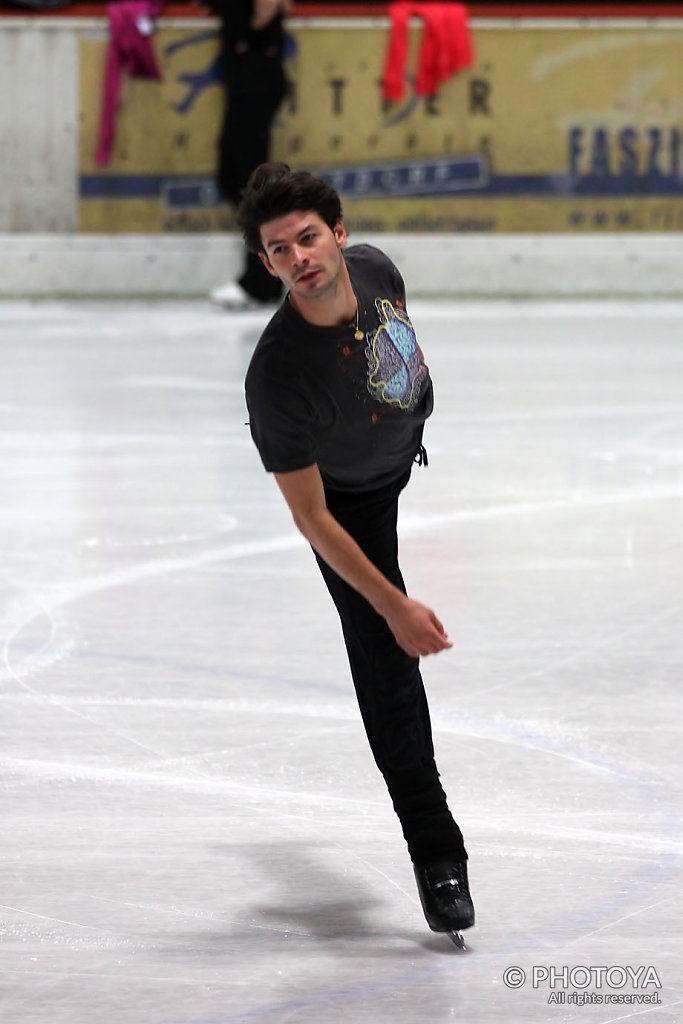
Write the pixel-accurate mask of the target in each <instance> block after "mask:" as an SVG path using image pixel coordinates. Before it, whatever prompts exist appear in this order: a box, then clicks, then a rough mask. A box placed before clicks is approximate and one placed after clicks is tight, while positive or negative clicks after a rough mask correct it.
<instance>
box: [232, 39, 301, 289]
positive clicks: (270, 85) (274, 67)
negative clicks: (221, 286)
mask: <svg viewBox="0 0 683 1024" xmlns="http://www.w3.org/2000/svg"><path fill="white" fill-rule="evenodd" d="M223 70H224V76H225V85H226V89H227V101H226V108H225V115H224V119H223V130H222V132H221V137H220V142H219V156H218V172H217V185H218V189H219V191H220V193H221V195H222V196H223V198H224V199H227V200H228V202H230V203H233V205H235V206H237V205H238V204H239V201H240V197H241V194H242V190H243V188H244V186H245V185H246V184H247V181H248V180H249V175H250V174H251V172H252V171H253V170H255V168H256V167H258V166H259V164H262V163H265V162H266V161H267V160H268V157H269V152H270V130H271V127H272V124H273V119H274V117H275V114H276V113H277V109H278V107H279V106H280V104H281V103H282V100H283V98H284V95H285V87H286V83H285V76H284V72H283V70H282V62H281V60H280V58H279V57H277V56H269V55H268V54H266V53H262V52H260V51H258V50H247V51H246V52H245V53H225V54H224V56H223ZM239 284H240V285H241V286H242V288H244V290H245V291H246V292H247V293H248V294H249V295H251V296H252V297H253V298H255V299H258V300H260V301H261V302H269V301H271V300H273V299H278V298H279V297H280V296H281V294H282V285H281V283H280V281H278V279H277V278H275V277H272V276H271V275H270V274H269V273H268V271H267V270H266V268H265V267H264V266H263V264H262V263H261V260H260V258H259V257H258V256H257V255H255V254H254V253H247V255H246V258H245V268H244V273H243V274H242V276H241V277H240V278H239Z"/></svg>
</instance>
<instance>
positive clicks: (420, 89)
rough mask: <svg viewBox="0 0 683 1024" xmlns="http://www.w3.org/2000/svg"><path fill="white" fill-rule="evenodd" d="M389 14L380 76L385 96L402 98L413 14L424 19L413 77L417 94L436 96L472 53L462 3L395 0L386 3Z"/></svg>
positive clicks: (464, 8)
mask: <svg viewBox="0 0 683 1024" xmlns="http://www.w3.org/2000/svg"><path fill="white" fill-rule="evenodd" d="M389 16H390V18H391V27H390V30H389V43H388V46H387V52H386V56H385V61H384V74H383V76H382V96H383V97H384V99H386V100H393V101H397V100H402V99H403V94H404V89H405V67H406V61H407V58H408V26H409V24H410V19H411V17H412V16H416V17H418V18H422V19H423V21H424V30H423V33H422V43H421V45H420V54H419V59H418V68H417V76H416V80H415V92H416V93H417V95H418V96H435V95H436V93H437V92H438V90H439V87H440V86H441V85H442V84H443V83H444V82H445V81H446V80H447V79H448V78H450V77H451V75H453V74H455V72H456V71H460V70H461V68H465V67H469V65H470V64H472V62H473V60H474V56H473V52H472V41H471V38H470V30H469V25H468V23H467V8H466V7H465V5H464V4H456V3H439V2H433V3H411V2H410V0H397V2H396V3H393V4H391V6H390V7H389Z"/></svg>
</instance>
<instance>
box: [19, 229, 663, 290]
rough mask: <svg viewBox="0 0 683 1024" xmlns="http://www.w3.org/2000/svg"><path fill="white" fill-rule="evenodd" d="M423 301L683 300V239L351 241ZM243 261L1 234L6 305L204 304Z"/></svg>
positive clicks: (172, 239) (112, 238) (123, 238)
mask: <svg viewBox="0 0 683 1024" xmlns="http://www.w3.org/2000/svg"><path fill="white" fill-rule="evenodd" d="M363 241H365V242H370V243H372V244H374V245H377V246H379V247H380V248H382V249H383V250H384V251H385V252H387V253H388V255H389V256H390V257H391V258H392V259H393V260H394V261H395V262H396V264H397V265H398V266H399V267H400V269H401V271H402V273H403V276H404V278H405V281H406V285H407V287H408V292H409V294H410V295H412V296H415V297H418V296H424V297H435V298H436V297H457V296H481V297H484V296H490V297H514V296H519V297H522V296H529V297H554V296H564V297H569V296H576V297H601V296H609V297H617V296H618V297H627V298H628V297H633V298H636V297H683V234H641V233H638V234H619V235H592V234H582V235H566V234H562V235H496V236H491V235H486V236H478V235H472V234H459V235H434V234H406V235H399V234H381V235H378V234H367V235H360V234H353V235H352V236H351V238H350V244H354V243H357V242H363ZM241 261H242V246H241V241H240V240H239V238H238V237H237V236H236V235H202V236H197V235H187V236H184V235H146V236H144V235H92V234H89V235H79V234H61V235H59V234H49V235H39V234H9V235H0V298H18V297H23V298H36V299H39V298H58V297H69V298H71V297H82V298H99V297H102V298H104V297H106V298H131V297H139V298H159V299H169V298H179V297H197V298H202V297H205V296H206V294H207V293H208V291H209V290H210V289H211V288H212V287H214V286H215V285H217V284H220V283H222V282H223V281H227V280H230V279H232V278H233V277H234V276H235V275H236V274H237V273H238V268H239V267H240V265H241Z"/></svg>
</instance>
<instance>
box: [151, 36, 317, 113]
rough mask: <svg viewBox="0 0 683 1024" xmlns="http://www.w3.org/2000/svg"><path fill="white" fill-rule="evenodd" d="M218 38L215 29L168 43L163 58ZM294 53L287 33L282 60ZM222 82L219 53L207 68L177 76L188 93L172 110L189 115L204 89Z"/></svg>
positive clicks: (292, 44)
mask: <svg viewBox="0 0 683 1024" xmlns="http://www.w3.org/2000/svg"><path fill="white" fill-rule="evenodd" d="M219 38H220V33H219V32H217V31H216V30H215V29H211V30H209V31H208V32H199V33H198V34H196V35H192V36H188V37H187V38H186V39H180V40H178V41H177V42H175V43H169V44H168V46H165V47H164V51H163V53H164V57H165V58H168V57H172V56H173V55H174V54H175V53H178V52H179V51H181V50H186V49H187V48H188V47H191V46H196V45H197V44H199V43H206V42H213V41H214V40H218V39H219ZM296 52H297V45H296V40H295V39H294V38H293V37H292V36H291V35H289V34H288V33H285V37H284V47H283V59H284V60H290V59H291V58H292V57H293V56H294V55H295V54H296ZM224 80H225V75H224V73H223V59H222V55H221V53H220V52H219V53H218V54H216V55H215V56H214V57H213V58H212V60H211V61H210V63H209V64H208V65H207V67H205V68H202V69H201V70H199V71H187V72H183V73H181V74H179V75H178V76H177V81H178V82H182V83H183V85H186V86H187V90H188V91H187V93H186V94H185V98H184V99H183V100H181V102H180V103H177V104H176V105H175V106H174V108H173V109H174V110H175V112H176V113H177V114H187V113H189V111H190V110H191V109H192V107H193V106H194V104H195V103H196V101H197V100H198V99H199V97H200V96H201V94H202V93H203V92H204V91H205V90H206V89H208V88H210V87H211V86H212V85H217V84H218V85H221V84H222V83H223V82H224Z"/></svg>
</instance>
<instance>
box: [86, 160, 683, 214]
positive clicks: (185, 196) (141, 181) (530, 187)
mask: <svg viewBox="0 0 683 1024" xmlns="http://www.w3.org/2000/svg"><path fill="white" fill-rule="evenodd" d="M319 173H320V174H321V176H322V177H325V178H327V179H328V180H330V181H331V182H332V184H333V185H334V186H335V188H337V189H338V190H339V191H340V192H341V194H342V196H343V197H344V198H345V199H363V198H365V199H382V198H385V199H403V198H413V199H419V198H433V199H436V198H445V197H449V196H450V197H452V198H457V197H462V198H468V197H470V198H471V197H473V196H479V197H482V198H484V197H486V198H488V197H493V196H510V197H518V198H522V197H524V198H527V199H535V198H548V197H553V196H554V197H557V198H561V197H576V198H579V197H585V198H591V197H605V198H609V197H616V196H683V179H681V178H679V177H667V176H665V175H661V174H649V175H611V176H607V175H591V176H586V177H583V178H570V177H569V176H568V175H556V174H533V175H528V174H519V175H513V174H510V175H506V174H494V175H492V176H491V177H490V178H488V177H487V178H485V179H483V178H482V177H477V170H476V168H475V167H474V165H470V166H469V167H465V166H464V165H460V168H459V171H458V172H457V173H455V172H453V173H451V175H450V177H448V178H447V179H445V180H439V179H438V178H435V177H434V176H433V175H431V176H430V175H429V174H427V175H425V177H424V179H423V180H416V178H415V177H414V176H413V177H412V178H411V177H410V176H409V173H408V171H407V170H400V171H397V170H396V169H395V168H393V167H392V168H391V169H390V172H389V171H386V170H383V169H382V168H376V169H374V170H373V173H372V174H371V175H370V176H368V173H367V171H366V170H365V169H361V170H358V169H355V168H340V169H339V170H332V169H330V170H328V169H326V170H325V171H320V172H319ZM473 180H475V181H476V182H477V183H476V185H474V187H473V184H472V182H473ZM79 194H80V198H81V199H160V200H162V201H163V203H164V206H165V207H166V208H167V209H170V210H174V209H175V210H181V209H192V208H195V209H196V208H203V209H206V208H207V207H213V206H216V205H218V204H220V203H221V199H220V196H219V195H218V192H217V190H216V187H215V184H214V182H213V179H212V178H211V177H210V176H208V175H207V176H206V177H192V178H188V177H186V176H183V175H177V176H174V175H158V174H149V175H147V174H84V175H82V176H81V179H80V192H79Z"/></svg>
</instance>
